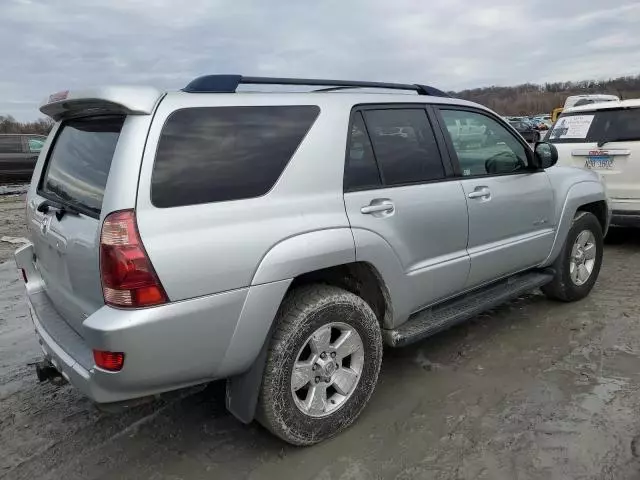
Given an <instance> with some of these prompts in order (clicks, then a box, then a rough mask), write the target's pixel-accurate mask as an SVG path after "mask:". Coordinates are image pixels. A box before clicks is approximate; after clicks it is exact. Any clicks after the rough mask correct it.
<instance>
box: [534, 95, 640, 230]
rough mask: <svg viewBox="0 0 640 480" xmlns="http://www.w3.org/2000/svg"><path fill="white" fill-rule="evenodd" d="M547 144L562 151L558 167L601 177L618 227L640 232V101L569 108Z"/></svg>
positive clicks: (549, 134)
mask: <svg viewBox="0 0 640 480" xmlns="http://www.w3.org/2000/svg"><path fill="white" fill-rule="evenodd" d="M545 140H547V141H549V142H551V143H553V144H554V145H555V146H556V148H557V149H558V165H572V166H576V167H582V168H588V169H590V170H595V171H596V172H598V173H599V174H600V175H601V177H602V178H603V179H604V180H605V183H606V186H607V191H608V195H609V198H610V200H611V208H612V209H613V218H612V221H611V223H612V224H613V225H629V226H639V227H640V99H632V100H622V101H620V100H618V101H610V102H606V103H597V104H590V105H583V106H579V107H573V108H568V109H566V110H564V111H563V112H562V115H561V116H560V117H559V118H558V120H557V121H556V123H555V125H554V126H553V129H551V130H550V131H549V132H548V133H547V136H546V138H545Z"/></svg>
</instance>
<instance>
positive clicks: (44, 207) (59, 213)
mask: <svg viewBox="0 0 640 480" xmlns="http://www.w3.org/2000/svg"><path fill="white" fill-rule="evenodd" d="M37 210H38V211H39V212H40V213H47V212H48V211H49V210H55V211H56V218H57V219H58V221H60V220H62V217H64V216H65V214H67V213H72V214H74V215H79V214H80V210H78V209H77V208H76V207H74V206H73V205H66V204H64V203H60V202H56V201H55V200H44V201H43V202H42V203H40V205H38V208H37Z"/></svg>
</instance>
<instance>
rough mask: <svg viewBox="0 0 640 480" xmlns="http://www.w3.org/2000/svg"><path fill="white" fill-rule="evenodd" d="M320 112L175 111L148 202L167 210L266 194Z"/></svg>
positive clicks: (261, 109)
mask: <svg viewBox="0 0 640 480" xmlns="http://www.w3.org/2000/svg"><path fill="white" fill-rule="evenodd" d="M319 112H320V109H319V108H318V107H317V106H274V107H206V108H186V109H183V110H178V111H176V112H174V113H173V114H172V115H171V116H170V117H169V119H168V120H167V122H166V124H165V125H164V128H163V129H162V134H161V136H160V141H159V143H158V151H157V154H156V161H155V165H154V167H153V174H152V177H151V201H152V202H153V204H154V205H155V206H156V207H160V208H166V207H177V206H182V205H194V204H199V203H211V202H221V201H227V200H238V199H242V198H251V197H258V196H260V195H264V194H265V193H267V192H268V191H269V190H270V189H271V187H273V185H274V184H275V182H276V180H277V179H278V177H280V174H281V173H282V171H283V170H284V168H285V167H286V165H287V163H288V162H289V160H290V159H291V157H292V156H293V154H294V153H295V151H296V149H297V148H298V146H299V145H300V142H302V139H303V138H304V136H305V135H306V133H307V131H308V130H309V128H311V125H312V124H313V122H314V121H315V119H316V117H317V116H318V113H319Z"/></svg>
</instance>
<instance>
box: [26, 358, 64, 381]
mask: <svg viewBox="0 0 640 480" xmlns="http://www.w3.org/2000/svg"><path fill="white" fill-rule="evenodd" d="M34 365H35V366H36V375H37V376H38V380H39V381H40V382H46V381H47V380H48V381H49V382H51V383H52V384H54V385H57V386H60V385H64V384H65V383H67V381H66V380H65V378H64V377H63V376H62V374H61V373H60V372H59V371H58V370H57V369H56V367H54V366H53V364H52V363H51V362H50V361H48V360H42V361H40V362H36V363H35V364H34Z"/></svg>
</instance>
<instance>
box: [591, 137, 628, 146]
mask: <svg viewBox="0 0 640 480" xmlns="http://www.w3.org/2000/svg"><path fill="white" fill-rule="evenodd" d="M628 140H629V139H628V138H609V139H607V140H600V141H599V142H598V147H602V146H603V145H604V144H605V143H610V142H626V141H628Z"/></svg>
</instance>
